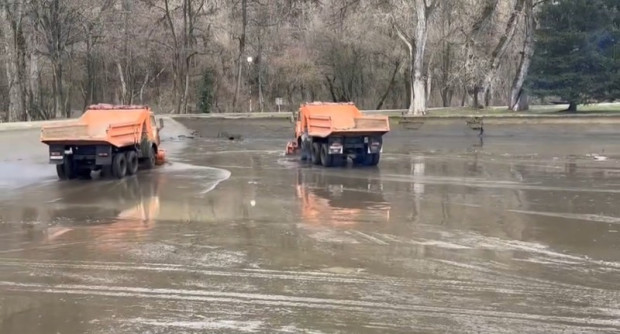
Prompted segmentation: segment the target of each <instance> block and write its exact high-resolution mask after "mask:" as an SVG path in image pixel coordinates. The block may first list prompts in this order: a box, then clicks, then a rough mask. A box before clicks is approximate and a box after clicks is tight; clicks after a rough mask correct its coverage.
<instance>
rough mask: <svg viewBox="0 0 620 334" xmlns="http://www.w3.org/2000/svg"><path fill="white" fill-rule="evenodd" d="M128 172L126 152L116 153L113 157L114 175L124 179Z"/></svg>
mask: <svg viewBox="0 0 620 334" xmlns="http://www.w3.org/2000/svg"><path fill="white" fill-rule="evenodd" d="M126 174H127V159H126V158H125V154H124V153H116V154H115V155H114V158H113V159H112V175H114V177H115V178H117V179H122V178H123V177H125V175H126Z"/></svg>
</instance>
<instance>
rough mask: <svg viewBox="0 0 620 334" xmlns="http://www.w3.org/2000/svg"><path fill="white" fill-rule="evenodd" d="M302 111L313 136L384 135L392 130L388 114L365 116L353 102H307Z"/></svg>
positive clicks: (309, 132)
mask: <svg viewBox="0 0 620 334" xmlns="http://www.w3.org/2000/svg"><path fill="white" fill-rule="evenodd" d="M301 113H302V114H303V115H305V117H306V122H307V124H308V135H310V136H313V137H322V138H325V137H329V136H332V135H339V136H347V135H361V134H375V135H383V134H385V133H387V132H389V131H390V123H389V118H388V117H387V116H364V115H363V114H362V113H361V112H360V111H359V110H358V109H357V107H355V105H354V104H352V103H351V104H343V103H320V104H306V105H304V106H303V107H302V110H301Z"/></svg>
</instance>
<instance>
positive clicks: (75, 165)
mask: <svg viewBox="0 0 620 334" xmlns="http://www.w3.org/2000/svg"><path fill="white" fill-rule="evenodd" d="M163 126H164V123H163V120H161V119H160V125H159V127H158V126H157V124H156V122H155V116H154V115H153V112H152V111H151V109H150V108H149V107H147V106H135V105H131V106H120V105H107V104H98V105H92V106H90V107H88V108H87V110H86V112H85V113H84V114H83V115H82V116H81V117H80V118H79V119H77V120H75V121H72V122H70V123H62V124H56V125H49V126H43V127H42V129H41V142H43V143H45V144H47V145H48V146H49V159H50V160H49V161H50V163H51V164H54V165H56V172H57V174H58V177H59V178H60V179H74V178H76V177H79V176H89V175H90V173H91V171H101V172H102V173H103V175H104V176H108V175H111V176H114V177H116V178H119V179H120V178H123V177H124V176H125V175H132V174H135V173H136V172H137V171H138V168H139V166H140V164H142V165H143V166H144V167H145V168H153V167H154V166H155V165H156V164H160V163H162V162H163V160H164V151H163V150H162V149H161V148H160V147H159V145H160V138H159V130H161V129H162V128H163Z"/></svg>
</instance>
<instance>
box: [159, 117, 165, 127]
mask: <svg viewBox="0 0 620 334" xmlns="http://www.w3.org/2000/svg"><path fill="white" fill-rule="evenodd" d="M163 128H164V119H163V118H160V119H159V130H161V129H163Z"/></svg>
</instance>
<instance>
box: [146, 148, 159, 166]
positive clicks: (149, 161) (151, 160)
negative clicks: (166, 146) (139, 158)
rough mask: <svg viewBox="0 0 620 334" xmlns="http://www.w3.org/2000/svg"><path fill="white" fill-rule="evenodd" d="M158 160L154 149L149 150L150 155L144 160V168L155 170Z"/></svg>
mask: <svg viewBox="0 0 620 334" xmlns="http://www.w3.org/2000/svg"><path fill="white" fill-rule="evenodd" d="M156 159H157V152H155V148H154V147H151V149H150V150H149V153H148V154H147V156H146V159H145V160H144V168H146V169H152V168H155V162H156Z"/></svg>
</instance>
